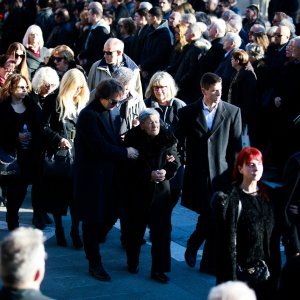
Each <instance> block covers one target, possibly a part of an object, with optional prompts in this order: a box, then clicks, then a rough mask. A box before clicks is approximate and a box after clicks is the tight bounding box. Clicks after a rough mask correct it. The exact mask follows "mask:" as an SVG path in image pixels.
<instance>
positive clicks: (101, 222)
mask: <svg viewBox="0 0 300 300" xmlns="http://www.w3.org/2000/svg"><path fill="white" fill-rule="evenodd" d="M123 97H124V87H123V85H122V84H121V83H120V82H118V81H117V80H115V79H112V78H110V79H104V80H103V81H102V82H101V83H100V84H99V85H98V86H97V88H96V95H95V98H94V100H93V101H92V102H90V104H89V105H88V106H86V107H85V108H84V109H83V110H82V111H81V112H80V114H79V117H78V122H77V126H76V137H75V141H74V147H75V151H76V157H75V161H74V195H75V206H76V209H77V210H76V211H77V212H78V217H79V219H80V220H82V231H83V243H84V250H85V254H86V258H87V259H88V262H89V273H90V274H91V276H93V277H94V278H96V279H97V280H100V281H110V280H111V278H110V275H109V274H108V273H107V272H106V271H105V269H104V267H103V265H102V260H101V255H100V243H103V242H104V241H105V237H106V235H107V233H108V232H109V230H110V229H111V228H112V226H113V225H114V223H115V222H116V220H117V218H118V217H119V216H118V213H117V212H118V202H119V199H120V195H119V194H118V192H119V191H121V190H122V189H121V187H120V186H119V185H120V183H121V182H122V179H121V178H119V177H120V167H121V162H122V161H126V160H128V159H137V158H138V156H139V152H138V150H136V149H135V148H132V147H128V148H125V147H122V146H121V138H120V135H119V132H120V111H119V110H118V109H115V108H116V106H118V104H119V103H120V101H121V99H123Z"/></svg>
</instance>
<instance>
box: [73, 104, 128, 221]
mask: <svg viewBox="0 0 300 300" xmlns="http://www.w3.org/2000/svg"><path fill="white" fill-rule="evenodd" d="M108 114H109V112H108V111H107V110H105V108H104V107H103V106H102V105H101V103H100V102H99V100H93V101H92V102H91V103H90V104H89V105H88V106H87V107H85V108H84V109H83V110H82V111H81V112H80V114H79V117H78V121H77V124H76V137H75V141H74V146H75V161H74V174H73V175H74V177H73V179H74V197H75V206H76V210H77V212H78V216H79V218H80V219H81V220H84V221H86V220H88V221H90V222H96V223H99V224H103V223H106V222H111V221H112V220H113V219H115V215H116V213H117V208H118V205H117V200H118V195H117V192H118V191H119V189H118V184H119V180H118V174H119V170H118V168H119V164H120V162H121V161H122V160H126V159H127V150H126V148H124V147H122V146H121V144H120V143H121V140H120V137H119V135H118V133H119V130H120V116H119V110H118V109H113V110H112V111H111V118H112V123H113V125H114V129H113V128H112V127H111V125H110V122H109V116H108Z"/></svg>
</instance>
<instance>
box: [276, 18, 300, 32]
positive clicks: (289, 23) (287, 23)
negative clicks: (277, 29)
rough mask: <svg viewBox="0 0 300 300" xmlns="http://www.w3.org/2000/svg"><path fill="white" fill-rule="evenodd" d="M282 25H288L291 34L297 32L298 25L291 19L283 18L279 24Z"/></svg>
mask: <svg viewBox="0 0 300 300" xmlns="http://www.w3.org/2000/svg"><path fill="white" fill-rule="evenodd" d="M280 25H282V26H286V27H288V28H289V29H290V31H291V35H294V34H295V33H296V27H295V25H294V24H293V22H292V21H290V20H289V19H283V20H281V21H280V23H279V24H278V26H280Z"/></svg>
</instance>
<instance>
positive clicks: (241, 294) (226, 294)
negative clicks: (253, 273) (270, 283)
mask: <svg viewBox="0 0 300 300" xmlns="http://www.w3.org/2000/svg"><path fill="white" fill-rule="evenodd" d="M220 299H231V300H239V299H243V300H256V299H257V298H256V295H255V292H254V290H252V289H251V288H250V287H249V286H248V285H247V284H246V283H244V282H242V281H227V282H224V283H221V284H219V285H217V286H215V287H212V288H211V289H210V292H209V294H208V298H207V300H220Z"/></svg>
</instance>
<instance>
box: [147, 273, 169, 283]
mask: <svg viewBox="0 0 300 300" xmlns="http://www.w3.org/2000/svg"><path fill="white" fill-rule="evenodd" d="M151 278H152V279H154V280H156V281H157V282H159V283H168V282H169V281H170V278H169V277H168V276H167V275H166V274H165V273H163V272H151Z"/></svg>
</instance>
